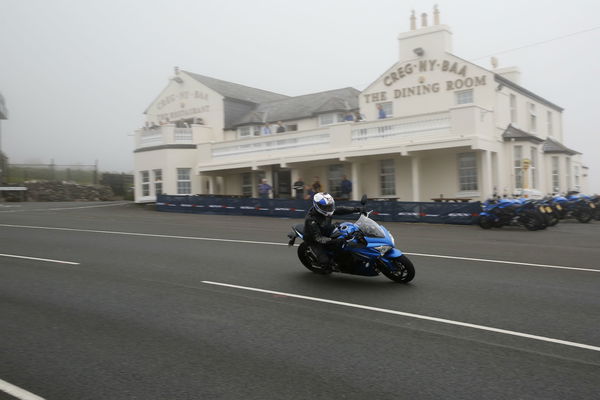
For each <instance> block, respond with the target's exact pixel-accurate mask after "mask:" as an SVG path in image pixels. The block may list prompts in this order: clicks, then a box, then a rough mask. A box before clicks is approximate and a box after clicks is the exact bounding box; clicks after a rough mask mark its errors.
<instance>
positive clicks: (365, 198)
mask: <svg viewBox="0 0 600 400" xmlns="http://www.w3.org/2000/svg"><path fill="white" fill-rule="evenodd" d="M360 204H362V205H363V206H364V205H365V204H367V195H366V194H363V196H362V197H361V199H360Z"/></svg>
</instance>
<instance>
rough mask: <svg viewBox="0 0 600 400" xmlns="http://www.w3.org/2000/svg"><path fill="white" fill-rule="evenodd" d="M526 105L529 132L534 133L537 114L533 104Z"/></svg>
mask: <svg viewBox="0 0 600 400" xmlns="http://www.w3.org/2000/svg"><path fill="white" fill-rule="evenodd" d="M527 104H528V107H529V130H530V131H532V132H535V131H536V130H537V114H536V112H535V104H533V103H527Z"/></svg>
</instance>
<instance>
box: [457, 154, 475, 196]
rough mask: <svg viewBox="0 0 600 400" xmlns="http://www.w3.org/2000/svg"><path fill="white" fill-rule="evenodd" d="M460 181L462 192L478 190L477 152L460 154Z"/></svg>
mask: <svg viewBox="0 0 600 400" xmlns="http://www.w3.org/2000/svg"><path fill="white" fill-rule="evenodd" d="M458 182H459V189H460V191H461V192H463V191H473V190H478V186H477V155H476V154H475V153H460V154H459V155H458Z"/></svg>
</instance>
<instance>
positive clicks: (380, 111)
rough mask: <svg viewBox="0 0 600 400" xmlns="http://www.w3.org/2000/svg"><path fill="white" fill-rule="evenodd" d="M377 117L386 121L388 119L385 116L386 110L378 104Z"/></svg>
mask: <svg viewBox="0 0 600 400" xmlns="http://www.w3.org/2000/svg"><path fill="white" fill-rule="evenodd" d="M377 117H378V118H379V119H384V118H386V117H387V115H385V110H384V109H383V106H382V105H381V104H377Z"/></svg>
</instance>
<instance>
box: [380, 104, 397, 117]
mask: <svg viewBox="0 0 600 400" xmlns="http://www.w3.org/2000/svg"><path fill="white" fill-rule="evenodd" d="M377 104H380V105H381V108H383V112H385V117H386V118H392V117H393V116H394V103H393V102H391V101H384V102H382V103H377ZM377 112H379V108H377ZM377 118H379V115H377Z"/></svg>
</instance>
